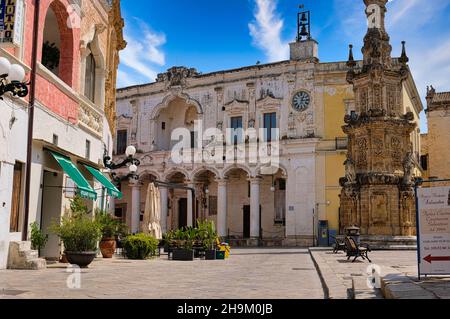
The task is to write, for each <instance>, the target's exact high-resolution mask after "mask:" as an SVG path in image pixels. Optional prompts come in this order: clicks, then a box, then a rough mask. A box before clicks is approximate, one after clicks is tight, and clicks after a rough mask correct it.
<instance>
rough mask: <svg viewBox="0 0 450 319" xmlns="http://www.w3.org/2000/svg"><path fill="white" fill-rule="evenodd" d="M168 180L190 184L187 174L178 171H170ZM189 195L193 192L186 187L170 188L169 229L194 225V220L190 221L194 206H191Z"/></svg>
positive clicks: (169, 181) (171, 182)
mask: <svg viewBox="0 0 450 319" xmlns="http://www.w3.org/2000/svg"><path fill="white" fill-rule="evenodd" d="M166 181H167V182H168V183H170V184H175V185H180V186H188V184H187V181H188V178H187V175H186V174H185V173H182V172H178V171H176V172H173V173H170V174H169V175H168V176H167V177H166ZM189 196H191V192H190V191H188V190H185V189H181V188H170V189H169V190H168V197H169V198H168V201H169V204H168V214H169V222H168V225H167V227H168V229H171V230H176V229H180V228H183V227H187V226H189V225H192V223H193V222H192V221H189V215H190V214H189V213H190V212H192V209H193V207H192V206H191V207H189V205H190V201H189Z"/></svg>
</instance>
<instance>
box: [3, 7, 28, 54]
mask: <svg viewBox="0 0 450 319" xmlns="http://www.w3.org/2000/svg"><path fill="white" fill-rule="evenodd" d="M23 23H24V2H23V0H0V45H1V46H3V47H5V46H20V45H21V43H22V38H23Z"/></svg>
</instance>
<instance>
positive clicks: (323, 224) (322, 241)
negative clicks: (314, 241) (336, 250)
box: [319, 220, 329, 247]
mask: <svg viewBox="0 0 450 319" xmlns="http://www.w3.org/2000/svg"><path fill="white" fill-rule="evenodd" d="M328 238H329V234H328V221H327V220H321V221H319V247H328V244H329V240H328Z"/></svg>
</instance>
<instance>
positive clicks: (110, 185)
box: [84, 165, 123, 199]
mask: <svg viewBox="0 0 450 319" xmlns="http://www.w3.org/2000/svg"><path fill="white" fill-rule="evenodd" d="M84 167H86V168H87V170H88V171H89V172H90V173H91V174H92V175H93V176H94V177H95V179H96V180H98V181H99V182H100V183H101V184H102V185H103V186H105V188H106V189H107V190H108V195H110V196H112V197H114V198H117V199H122V197H123V195H122V193H121V192H120V191H119V190H118V189H117V187H116V186H114V184H113V183H111V181H110V180H109V179H108V178H106V176H105V175H103V174H102V173H101V172H100V171H99V170H97V169H95V168H93V167H90V166H88V165H84Z"/></svg>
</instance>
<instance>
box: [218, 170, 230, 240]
mask: <svg viewBox="0 0 450 319" xmlns="http://www.w3.org/2000/svg"><path fill="white" fill-rule="evenodd" d="M216 182H217V185H218V188H217V233H218V235H219V237H225V236H227V234H228V230H227V228H228V227H227V226H228V225H227V180H226V179H220V180H217V181H216Z"/></svg>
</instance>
